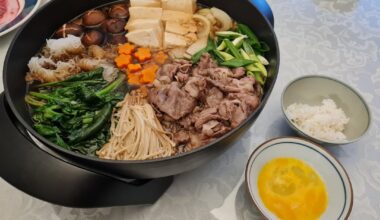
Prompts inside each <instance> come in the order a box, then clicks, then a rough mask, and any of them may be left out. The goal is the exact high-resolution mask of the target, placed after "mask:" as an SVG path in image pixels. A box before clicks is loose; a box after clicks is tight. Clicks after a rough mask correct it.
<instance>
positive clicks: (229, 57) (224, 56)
mask: <svg viewBox="0 0 380 220" xmlns="http://www.w3.org/2000/svg"><path fill="white" fill-rule="evenodd" d="M219 53H220V54H221V55H222V56H223V58H224V60H232V59H234V58H235V57H234V56H232V55H231V54H229V53H226V52H223V51H219Z"/></svg>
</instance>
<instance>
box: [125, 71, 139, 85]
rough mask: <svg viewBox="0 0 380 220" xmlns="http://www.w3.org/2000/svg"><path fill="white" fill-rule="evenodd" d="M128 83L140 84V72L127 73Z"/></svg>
mask: <svg viewBox="0 0 380 220" xmlns="http://www.w3.org/2000/svg"><path fill="white" fill-rule="evenodd" d="M127 76H128V83H129V84H134V85H140V78H141V75H140V73H128V74H127Z"/></svg>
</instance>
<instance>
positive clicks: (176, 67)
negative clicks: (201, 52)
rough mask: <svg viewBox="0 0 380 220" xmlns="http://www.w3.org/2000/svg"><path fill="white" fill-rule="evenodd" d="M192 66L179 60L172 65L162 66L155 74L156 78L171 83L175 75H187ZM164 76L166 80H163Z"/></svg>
mask: <svg viewBox="0 0 380 220" xmlns="http://www.w3.org/2000/svg"><path fill="white" fill-rule="evenodd" d="M191 66H192V64H191V63H190V62H189V61H186V60H179V61H177V62H174V63H167V64H164V65H163V66H162V67H161V68H160V69H159V70H158V72H157V78H158V79H159V80H161V79H165V80H166V79H169V80H170V81H173V79H174V77H175V76H176V74H177V73H182V74H189V72H190V71H191ZM164 76H166V77H167V78H165V77H164Z"/></svg>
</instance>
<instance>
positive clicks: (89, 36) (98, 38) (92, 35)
mask: <svg viewBox="0 0 380 220" xmlns="http://www.w3.org/2000/svg"><path fill="white" fill-rule="evenodd" d="M81 40H82V43H83V44H84V45H85V46H90V45H101V44H102V43H103V41H104V34H103V33H102V32H100V31H98V30H89V31H87V32H86V33H85V34H84V35H83V36H82V39H81Z"/></svg>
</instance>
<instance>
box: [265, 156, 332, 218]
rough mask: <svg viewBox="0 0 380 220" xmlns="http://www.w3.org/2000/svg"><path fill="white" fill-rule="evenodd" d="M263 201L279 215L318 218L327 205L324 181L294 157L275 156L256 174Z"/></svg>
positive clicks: (283, 216)
mask: <svg viewBox="0 0 380 220" xmlns="http://www.w3.org/2000/svg"><path fill="white" fill-rule="evenodd" d="M258 190H259V194H260V197H261V200H262V201H263V203H264V205H265V206H266V207H267V208H268V209H269V210H270V211H271V212H272V213H274V214H275V215H276V216H277V217H278V218H279V219H283V220H286V219H291V220H297V219H302V220H312V219H318V218H319V217H320V216H321V215H322V214H323V212H324V211H325V210H326V208H327V204H328V195H327V190H326V185H325V183H324V182H323V180H322V178H321V177H320V176H319V174H318V173H317V172H316V171H315V170H314V169H313V168H312V167H310V166H309V165H307V164H306V163H304V162H303V161H301V160H298V159H295V158H276V159H273V160H271V161H269V162H268V163H267V164H265V165H264V167H263V168H262V170H261V171H260V174H259V178H258Z"/></svg>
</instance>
